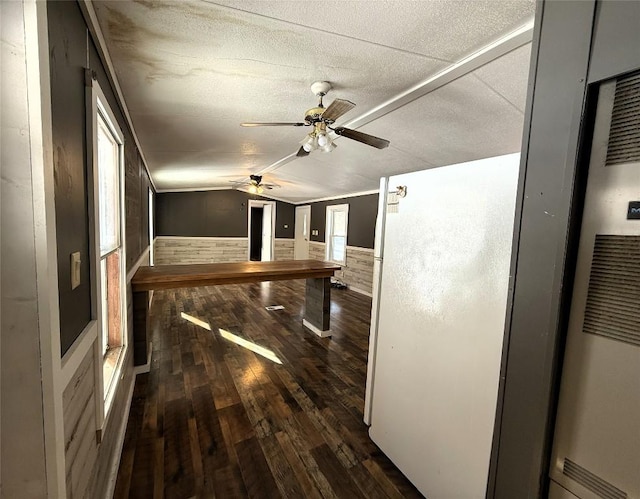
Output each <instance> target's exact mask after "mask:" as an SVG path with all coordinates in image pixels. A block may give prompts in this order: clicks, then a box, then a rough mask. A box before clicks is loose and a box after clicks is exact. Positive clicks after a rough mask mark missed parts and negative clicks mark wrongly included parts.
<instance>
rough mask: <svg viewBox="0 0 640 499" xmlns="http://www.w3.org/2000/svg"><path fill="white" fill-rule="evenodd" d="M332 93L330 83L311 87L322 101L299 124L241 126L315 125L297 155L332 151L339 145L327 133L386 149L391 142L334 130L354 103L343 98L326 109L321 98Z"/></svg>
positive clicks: (323, 82) (251, 124) (253, 124)
mask: <svg viewBox="0 0 640 499" xmlns="http://www.w3.org/2000/svg"><path fill="white" fill-rule="evenodd" d="M329 90H331V84H330V83H329V82H327V81H316V82H315V83H313V84H312V85H311V91H312V92H313V93H314V94H315V95H317V96H318V97H319V98H320V102H319V103H318V105H317V106H316V107H312V108H311V109H308V110H307V112H306V113H305V116H304V121H302V122H297V123H279V122H275V123H240V126H244V127H256V126H312V127H313V130H312V131H311V132H309V133H308V134H307V136H306V137H305V138H304V139H302V141H301V142H300V145H301V147H300V149H299V150H298V153H297V154H296V156H299V157H302V156H308V155H309V153H310V152H311V151H314V150H316V149H320V150H321V151H323V152H331V151H332V150H334V149H335V148H336V147H337V146H336V144H334V143H333V141H332V139H331V137H330V136H329V134H328V131H327V130H330V131H332V132H334V133H335V134H336V135H339V136H341V137H346V138H348V139H352V140H355V141H357V142H362V143H363V144H367V145H368V146H372V147H375V148H377V149H384V148H385V147H388V146H389V141H388V140H385V139H381V138H379V137H374V136H373V135H369V134H367V133H363V132H358V131H357V130H352V129H350V128H345V127H343V126H338V127H333V126H332V125H333V124H334V123H335V121H336V120H337V119H338V118H340V117H341V116H342V115H343V114H345V113H347V112H348V111H351V110H352V109H353V108H354V107H355V104H354V103H353V102H350V101H348V100H344V99H335V100H334V101H333V102H332V103H331V104H329V107H327V108H325V107H324V105H323V104H322V98H323V97H324V96H325V95H327V93H328V92H329Z"/></svg>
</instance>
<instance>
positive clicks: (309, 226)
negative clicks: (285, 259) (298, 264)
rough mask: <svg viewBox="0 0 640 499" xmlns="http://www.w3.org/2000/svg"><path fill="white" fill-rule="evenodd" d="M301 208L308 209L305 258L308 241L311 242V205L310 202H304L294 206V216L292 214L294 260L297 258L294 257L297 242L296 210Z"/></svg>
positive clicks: (294, 255)
mask: <svg viewBox="0 0 640 499" xmlns="http://www.w3.org/2000/svg"><path fill="white" fill-rule="evenodd" d="M302 208H304V209H306V210H308V211H309V223H308V226H307V258H309V243H311V205H310V204H304V205H299V206H296V210H295V216H294V221H295V226H294V229H293V258H294V260H297V258H296V246H297V243H298V237H297V233H298V210H300V209H302ZM303 235H304V234H303Z"/></svg>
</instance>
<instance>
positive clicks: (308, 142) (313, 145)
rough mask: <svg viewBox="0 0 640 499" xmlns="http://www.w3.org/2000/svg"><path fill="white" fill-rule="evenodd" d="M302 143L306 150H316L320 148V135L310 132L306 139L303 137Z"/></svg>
mask: <svg viewBox="0 0 640 499" xmlns="http://www.w3.org/2000/svg"><path fill="white" fill-rule="evenodd" d="M300 144H301V145H302V148H303V149H304V150H305V151H307V152H311V151H314V150H315V149H317V148H318V137H317V136H316V135H315V133H310V134H309V135H307V136H306V137H305V138H304V139H302V141H301V142H300Z"/></svg>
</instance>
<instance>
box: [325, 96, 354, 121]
mask: <svg viewBox="0 0 640 499" xmlns="http://www.w3.org/2000/svg"><path fill="white" fill-rule="evenodd" d="M354 107H356V105H355V104H354V103H353V102H351V101H348V100H344V99H336V100H334V101H333V102H332V103H331V104H329V107H328V108H327V109H325V111H324V113H322V120H323V121H331V122H334V121H336V120H337V119H338V118H339V117H340V116H342V115H343V114H345V113H347V112H349V111H351V110H352V109H353V108H354Z"/></svg>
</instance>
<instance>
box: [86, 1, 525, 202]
mask: <svg viewBox="0 0 640 499" xmlns="http://www.w3.org/2000/svg"><path fill="white" fill-rule="evenodd" d="M93 5H94V8H95V11H96V14H97V17H98V20H99V23H100V27H101V30H102V32H103V34H104V37H105V39H106V41H107V48H108V51H109V53H110V56H111V58H112V60H113V65H114V67H115V70H116V74H117V77H118V80H119V82H120V85H121V88H122V91H123V94H124V97H125V100H126V103H127V106H128V108H129V112H130V115H131V118H132V121H133V124H134V127H135V129H136V132H137V135H138V138H139V140H140V143H141V146H142V149H143V152H144V155H145V157H146V160H147V163H148V167H149V169H150V172H151V175H152V177H153V180H154V182H155V185H156V187H157V188H158V189H159V190H171V189H175V190H179V189H194V188H203V189H205V188H213V187H228V186H230V183H229V181H231V180H238V179H241V178H243V177H246V176H247V175H249V174H251V173H261V172H263V171H264V172H267V173H266V174H265V178H266V179H267V180H268V181H272V182H276V183H278V184H279V185H280V186H281V187H280V188H278V189H274V190H273V191H270V193H273V195H274V196H275V197H277V198H281V199H286V200H290V201H293V202H301V201H305V200H309V199H316V198H321V197H327V196H337V195H342V194H349V193H353V192H360V191H366V190H370V189H375V188H376V187H377V185H378V179H379V177H380V176H383V175H392V174H396V173H402V172H407V171H415V170H422V169H425V168H429V167H433V166H441V165H445V164H450V163H456V162H461V161H467V160H472V159H478V158H483V157H487V156H493V155H497V154H504V153H509V152H514V151H518V150H519V149H520V140H521V133H522V123H523V116H524V114H523V113H524V100H525V96H526V85H527V72H528V65H529V45H528V44H527V45H525V46H522V47H521V48H518V49H516V50H513V51H511V52H510V53H508V54H506V55H504V56H502V57H500V58H498V59H496V60H494V61H492V62H489V63H488V64H485V65H484V66H482V67H480V68H478V69H476V70H475V71H473V72H471V73H469V74H467V75H465V76H463V77H461V78H458V79H457V80H454V81H453V82H451V83H449V84H447V85H445V86H442V87H440V88H438V89H436V90H434V91H433V92H430V93H427V94H426V95H424V96H422V97H420V98H418V99H417V100H414V101H413V102H411V103H409V104H406V105H404V106H402V107H400V108H398V109H396V110H393V111H392V112H389V113H388V114H385V115H384V116H382V117H379V118H377V119H375V120H374V121H372V122H370V123H368V124H366V125H364V126H362V127H360V128H359V130H361V131H363V132H366V133H370V134H373V135H377V136H380V137H384V138H386V139H388V140H390V141H391V146H390V147H389V148H387V149H384V150H377V149H374V148H371V147H369V146H365V145H363V144H360V143H358V142H354V141H352V140H349V139H346V138H339V139H337V140H336V145H337V146H338V148H337V149H336V150H335V151H333V152H331V153H328V154H325V153H322V152H319V151H315V152H313V153H311V154H310V155H309V156H308V157H306V158H298V159H293V160H291V159H288V160H286V161H281V160H283V158H286V157H287V156H289V155H291V154H292V153H295V152H296V151H297V149H298V147H299V145H298V142H299V141H300V140H301V139H302V138H303V137H304V136H305V134H306V133H307V132H308V129H306V128H305V129H302V128H294V127H291V128H285V127H278V128H274V127H263V128H241V127H240V126H239V124H240V123H241V122H243V121H301V120H302V119H303V117H304V111H305V110H306V109H308V108H310V107H313V106H314V105H315V104H316V97H315V96H314V95H313V94H312V93H311V91H310V89H309V86H310V84H311V83H312V82H314V81H316V80H327V81H329V82H331V84H332V85H333V90H332V91H331V92H330V93H329V95H328V96H327V98H326V99H325V102H326V103H330V102H331V101H332V99H333V98H335V97H339V98H343V99H348V100H350V101H352V102H355V103H356V104H357V107H356V108H355V109H354V110H352V111H350V112H349V113H348V114H347V115H345V116H344V117H343V118H342V119H340V120H339V121H338V124H342V123H347V122H349V121H351V120H353V119H355V118H358V117H359V116H361V115H362V114H364V113H366V112H368V111H370V110H372V109H374V108H376V107H378V106H380V105H381V104H383V103H385V102H387V101H389V100H391V99H394V98H395V97H397V96H398V95H399V94H401V93H403V92H405V91H407V89H410V88H412V87H414V86H415V85H418V84H420V83H422V82H424V81H425V80H428V79H429V78H430V77H432V76H433V75H435V74H437V73H439V72H441V71H443V70H445V69H447V68H448V67H450V66H451V65H452V64H455V63H457V62H458V61H460V60H461V59H463V58H464V57H466V56H468V55H470V54H472V53H474V52H476V51H477V50H479V49H481V48H483V47H485V46H486V45H487V44H489V43H491V42H493V41H495V40H496V39H498V38H500V37H501V36H504V35H506V34H508V33H510V32H512V31H514V30H515V29H516V28H518V27H520V26H522V25H523V24H525V23H527V22H530V21H531V20H532V18H533V13H534V8H535V5H534V3H533V2H532V1H528V0H517V1H495V0H494V1H478V0H474V1H468V2H465V1H460V0H447V1H409V0H400V1H398V0H395V1H385V0H377V1H344V0H341V1H325V2H321V3H318V2H311V1H306V0H304V1H303V0H297V1H272V2H267V1H258V0H243V1H229V0H221V1H219V2H217V3H213V2H188V1H173V2H157V1H142V0H140V1H136V2H129V1H115V2H102V1H94V2H93ZM278 162H279V163H278ZM274 165H275V166H274Z"/></svg>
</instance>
